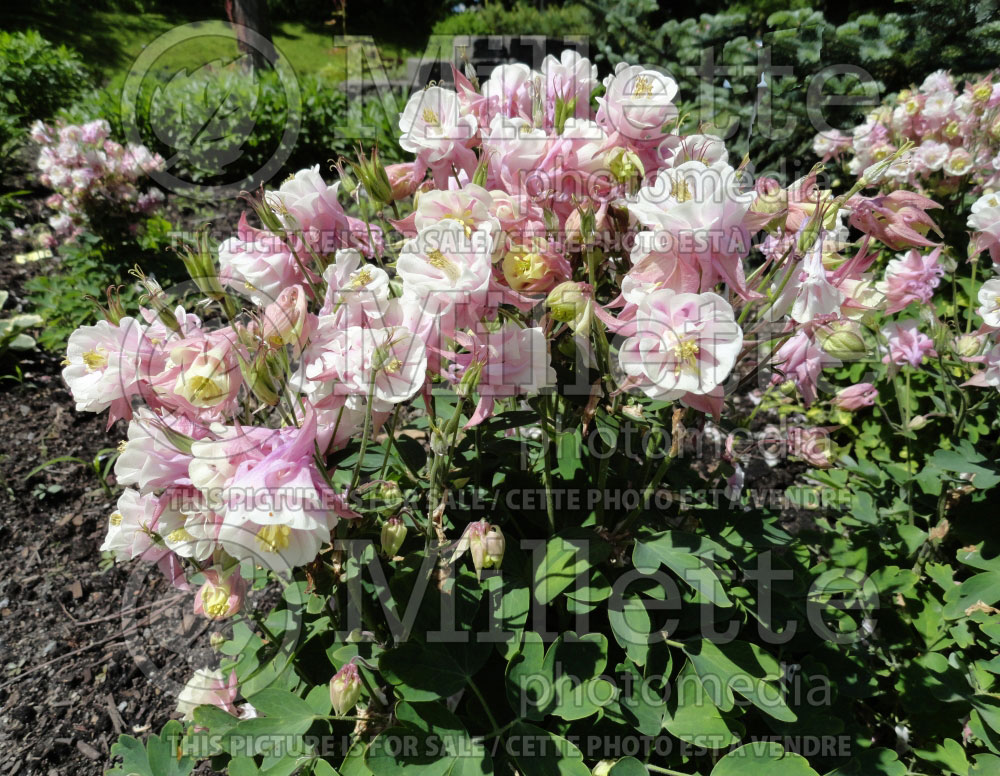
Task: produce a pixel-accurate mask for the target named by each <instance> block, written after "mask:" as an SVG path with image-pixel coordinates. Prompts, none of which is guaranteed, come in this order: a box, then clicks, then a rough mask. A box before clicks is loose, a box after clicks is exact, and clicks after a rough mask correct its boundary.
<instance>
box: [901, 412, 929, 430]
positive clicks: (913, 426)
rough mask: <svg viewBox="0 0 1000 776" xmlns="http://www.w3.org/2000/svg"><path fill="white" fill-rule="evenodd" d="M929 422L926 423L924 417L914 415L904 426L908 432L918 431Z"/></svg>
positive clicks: (926, 420)
mask: <svg viewBox="0 0 1000 776" xmlns="http://www.w3.org/2000/svg"><path fill="white" fill-rule="evenodd" d="M929 422H930V421H928V419H927V417H926V416H925V415H914V416H913V417H912V418H910V422H909V423H907V424H906V427H907V428H908V429H909V430H910V431H919V430H920V429H922V428H923V427H924V426H926V425H927V424H928V423H929Z"/></svg>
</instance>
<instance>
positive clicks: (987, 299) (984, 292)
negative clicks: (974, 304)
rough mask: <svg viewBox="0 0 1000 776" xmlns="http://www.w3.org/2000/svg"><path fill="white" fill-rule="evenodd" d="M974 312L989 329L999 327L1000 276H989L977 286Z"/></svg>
mask: <svg viewBox="0 0 1000 776" xmlns="http://www.w3.org/2000/svg"><path fill="white" fill-rule="evenodd" d="M976 298H977V299H978V300H979V307H978V308H976V313H978V314H979V317H980V318H982V319H983V323H985V324H986V325H987V326H989V327H990V328H991V329H1000V278H997V277H995V278H990V279H989V280H987V281H986V282H985V283H983V284H982V285H981V286H980V287H979V293H978V295H977V296H976Z"/></svg>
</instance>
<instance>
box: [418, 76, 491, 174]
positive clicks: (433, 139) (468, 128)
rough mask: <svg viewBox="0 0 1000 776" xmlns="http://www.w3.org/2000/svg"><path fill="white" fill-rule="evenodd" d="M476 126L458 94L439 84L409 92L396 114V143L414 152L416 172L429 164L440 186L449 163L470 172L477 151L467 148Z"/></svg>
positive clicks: (474, 119) (419, 172)
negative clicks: (463, 109)
mask: <svg viewBox="0 0 1000 776" xmlns="http://www.w3.org/2000/svg"><path fill="white" fill-rule="evenodd" d="M477 130H478V123H477V121H476V118H475V116H472V115H469V114H464V113H463V112H462V109H461V105H460V102H459V99H458V95H457V94H456V93H455V92H453V91H450V90H448V89H442V88H441V87H440V86H431V87H428V88H427V89H419V90H417V91H415V92H413V94H411V95H410V98H409V100H408V101H407V103H406V107H405V108H404V109H403V112H402V113H401V114H400V116H399V131H400V133H401V135H400V138H399V145H400V146H401V147H402V148H403V150H404V151H409V152H410V153H413V154H416V155H417V160H416V162H415V165H414V173H415V176H418V177H423V171H424V170H425V169H427V168H428V167H429V168H430V170H431V173H432V174H433V176H434V181H435V183H436V184H437V185H438V187H439V188H445V184H446V181H447V179H448V178H449V177H450V176H451V174H452V170H451V168H452V165H454V166H455V167H456V168H458V169H459V170H464V171H465V172H466V173H468V174H469V175H472V172H473V170H475V167H476V155H475V154H474V153H473V152H472V150H471V149H470V148H469V146H470V144H471V142H472V140H473V138H474V137H475V135H476V131H477Z"/></svg>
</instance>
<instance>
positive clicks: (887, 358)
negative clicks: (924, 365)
mask: <svg viewBox="0 0 1000 776" xmlns="http://www.w3.org/2000/svg"><path fill="white" fill-rule="evenodd" d="M882 336H884V337H885V338H886V340H888V353H886V354H885V355H884V356H883V357H882V363H883V364H896V365H898V366H902V365H903V364H910V365H911V366H914V367H918V366H920V364H921V362H922V361H923V360H924V357H925V356H936V355H937V352H936V351H935V350H934V341H933V340H932V339H931V338H930V337H928V336H927V335H926V334H923V333H922V332H921V331H920V330H919V329H918V328H917V322H916V321H914V320H906V321H898V322H895V323H889V324H886V326H884V327H883V328H882Z"/></svg>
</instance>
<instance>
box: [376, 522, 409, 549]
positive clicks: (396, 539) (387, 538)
mask: <svg viewBox="0 0 1000 776" xmlns="http://www.w3.org/2000/svg"><path fill="white" fill-rule="evenodd" d="M381 540H382V552H383V553H385V555H386V557H389V558H392V557H394V556H395V555H396V553H397V552H398V551H399V548H400V547H402V546H403V542H404V541H405V540H406V526H405V525H404V524H403V521H402V520H400V519H399V518H398V517H390V518H389V519H388V520H386V521H385V522H384V523H382V535H381Z"/></svg>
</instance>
